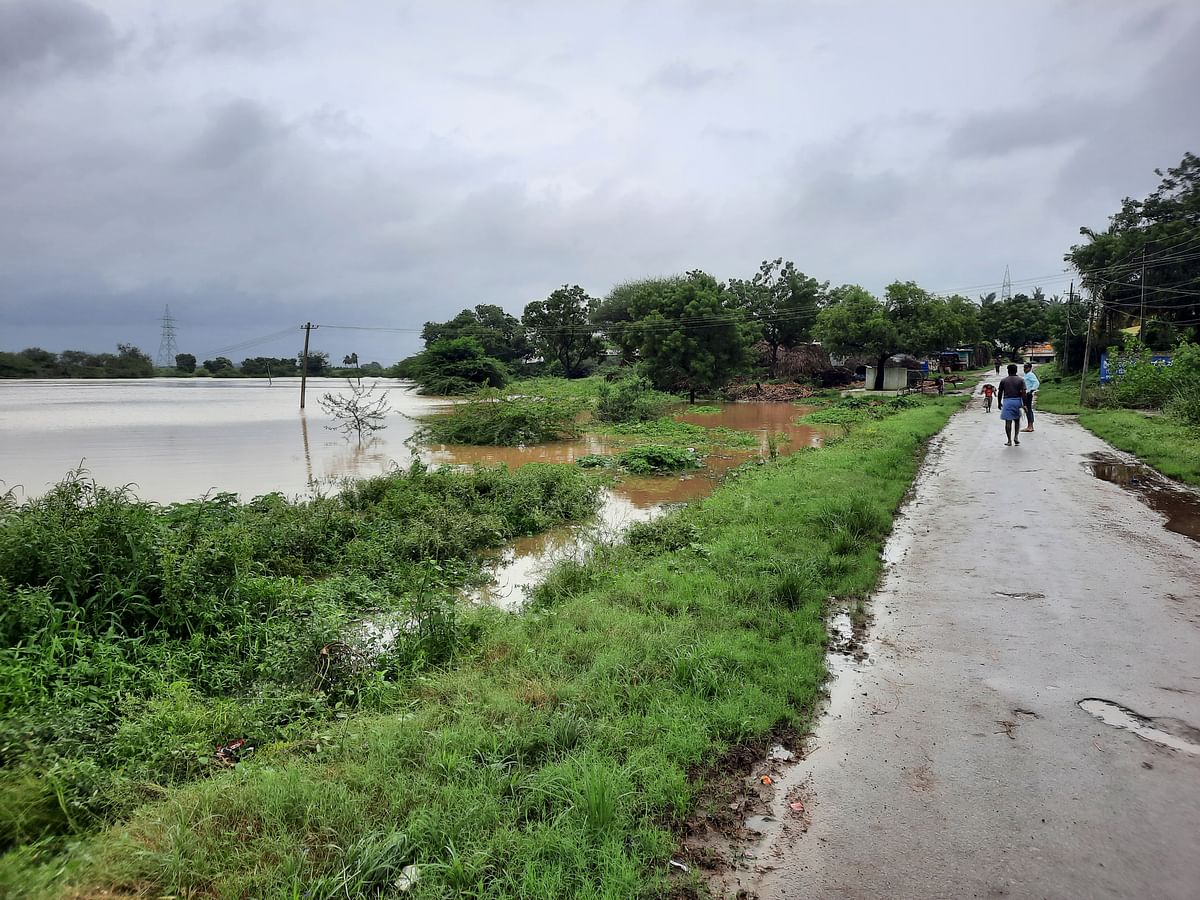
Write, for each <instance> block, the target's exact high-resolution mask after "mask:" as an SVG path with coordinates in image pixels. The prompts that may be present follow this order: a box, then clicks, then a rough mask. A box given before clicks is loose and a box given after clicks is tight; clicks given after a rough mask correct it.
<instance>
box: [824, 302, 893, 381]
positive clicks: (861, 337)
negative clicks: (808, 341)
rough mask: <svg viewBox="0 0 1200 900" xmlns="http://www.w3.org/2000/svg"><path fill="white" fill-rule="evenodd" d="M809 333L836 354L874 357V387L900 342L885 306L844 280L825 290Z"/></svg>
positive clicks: (880, 379)
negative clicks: (826, 298)
mask: <svg viewBox="0 0 1200 900" xmlns="http://www.w3.org/2000/svg"><path fill="white" fill-rule="evenodd" d="M813 334H814V335H815V336H816V338H817V340H819V341H820V342H821V345H822V346H823V347H824V348H825V349H826V350H828V351H829V352H830V353H832V354H836V355H839V356H856V355H862V356H866V357H869V358H870V359H873V360H875V372H876V374H875V384H874V385H872V387H874V389H875V390H882V388H883V367H884V364H885V363H886V362H887V358H888V357H889V356H891V355H892V354H893V353H895V352H897V348H898V347H899V346H900V332H899V329H898V328H897V327H896V323H895V322H894V321H892V318H891V316H890V315H889V314H888V309H887V307H886V306H884V305H883V304H882V303H881V302H880V301H879V300H878V299H877V298H876V297H875V296H873V295H872V294H871V292H870V291H868V290H867V289H866V288H863V287H859V286H858V285H857V284H845V285H841V286H840V287H836V288H834V289H833V290H832V291H830V292H829V302H828V304H827V305H826V306H825V308H824V309H822V310H821V311H820V312H819V313H818V314H817V320H816V322H815V323H814V324H813Z"/></svg>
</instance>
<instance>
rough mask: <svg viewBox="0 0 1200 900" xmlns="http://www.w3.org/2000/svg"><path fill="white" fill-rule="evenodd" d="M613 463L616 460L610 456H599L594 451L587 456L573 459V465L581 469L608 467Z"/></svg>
mask: <svg viewBox="0 0 1200 900" xmlns="http://www.w3.org/2000/svg"><path fill="white" fill-rule="evenodd" d="M615 463H616V460H614V459H613V458H612V457H611V456H600V455H597V454H595V453H589V454H588V455H587V456H581V457H579V459H577V460H575V465H577V466H579V468H581V469H608V468H611V467H612V466H613V465H615Z"/></svg>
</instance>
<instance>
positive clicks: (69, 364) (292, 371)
mask: <svg viewBox="0 0 1200 900" xmlns="http://www.w3.org/2000/svg"><path fill="white" fill-rule="evenodd" d="M302 358H303V354H302V353H297V354H296V355H295V356H254V357H248V358H246V359H243V360H242V362H241V363H240V364H238V363H235V362H234V361H233V360H231V359H229V358H228V357H225V356H215V357H213V358H211V359H205V360H203V361H199V360H197V359H196V357H195V355H194V354H191V353H177V354H176V355H175V365H174V366H173V367H165V368H164V367H156V366H155V365H154V361H153V360H152V359H151V358H150V356H149V355H148V354H146V353H144V352H142V351H141V350H139V349H138V348H137V347H135V346H133V345H132V344H118V345H117V352H116V353H89V352H87V351H84V350H64V351H62V352H61V353H54V352H52V351H49V350H43V349H42V348H41V347H27V348H26V349H24V350H20V351H17V352H15V353H8V352H3V351H0V378H152V377H154V376H164V375H166V376H171V375H192V376H213V377H216V378H234V377H266V376H268V375H269V376H275V377H285V376H289V375H299V374H300V369H301V360H302ZM307 371H308V374H309V375H314V376H315V375H346V374H361V375H383V374H384V367H383V365H382V364H381V363H378V362H368V363H362V364H361V365H360V364H359V361H358V354H357V353H351V354H349V355H348V356H346V357H344V358H343V359H342V365H341V366H335V365H333V364H332V363H331V362H330V358H329V354H328V353H326V352H325V351H323V350H310V351H309V353H308V366H307Z"/></svg>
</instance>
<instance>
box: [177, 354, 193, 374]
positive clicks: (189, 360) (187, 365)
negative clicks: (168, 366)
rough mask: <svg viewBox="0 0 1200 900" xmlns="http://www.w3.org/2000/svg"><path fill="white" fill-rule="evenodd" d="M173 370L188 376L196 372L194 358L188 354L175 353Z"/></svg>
mask: <svg viewBox="0 0 1200 900" xmlns="http://www.w3.org/2000/svg"><path fill="white" fill-rule="evenodd" d="M175 368H176V369H178V370H179V371H180V372H187V373H188V374H189V375H190V374H191V373H192V372H195V371H196V357H195V356H193V355H192V354H190V353H176V354H175Z"/></svg>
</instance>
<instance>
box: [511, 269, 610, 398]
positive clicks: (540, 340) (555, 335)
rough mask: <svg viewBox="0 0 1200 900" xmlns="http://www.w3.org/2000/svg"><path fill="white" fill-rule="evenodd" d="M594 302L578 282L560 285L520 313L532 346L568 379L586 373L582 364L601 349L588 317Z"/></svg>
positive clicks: (593, 307) (597, 354)
mask: <svg viewBox="0 0 1200 900" xmlns="http://www.w3.org/2000/svg"><path fill="white" fill-rule="evenodd" d="M597 305H598V301H597V300H596V299H595V298H593V297H589V296H588V295H587V292H586V291H584V289H583V288H581V287H580V286H579V285H577V284H576V285H566V284H564V285H563V286H562V287H560V288H559V289H558V290H556V291H554V292H553V293H551V294H550V296H549V297H547V298H546V299H545V300H535V301H533V302H532V303H530V304H528V305H527V306H526V307H525V312H524V314H523V315H522V316H521V321H522V323H523V324H524V325H525V328H526V330H527V332H528V334H529V337H530V341H531V343H532V344H533V347H534V349H535V350H536V351H537V352H538V353H540V354H541V355H542V357H543V358H544V359H548V360H549V359H553V360H556V361H557V362H558V364H559V365H560V366H561V367H562V370H563V374H564V375H566V376H567V377H568V378H578V377H580V376H581V375H584V374H586V372H585V369H584V363H586V362H587V361H588V360H589V359H595V358H596V357H597V356H599V355H600V352H601V350H602V349H603V345H602V344H601V342H600V338H599V336H598V335H597V333H596V329H595V327H594V326H593V325H592V322H591V318H590V315H591V313H592V311H593V310H594V309H595V308H596V306H597Z"/></svg>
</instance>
